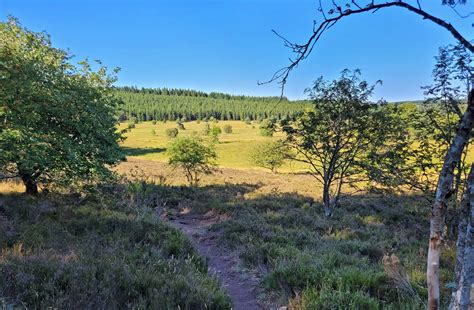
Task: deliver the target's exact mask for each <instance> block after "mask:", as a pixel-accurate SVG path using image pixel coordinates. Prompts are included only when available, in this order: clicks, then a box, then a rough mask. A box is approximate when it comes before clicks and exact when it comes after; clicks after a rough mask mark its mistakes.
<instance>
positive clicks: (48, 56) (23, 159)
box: [0, 18, 123, 194]
mask: <svg viewBox="0 0 474 310" xmlns="http://www.w3.org/2000/svg"><path fill="white" fill-rule="evenodd" d="M0 42H1V43H0V169H1V170H2V171H3V175H4V177H14V176H19V177H20V178H21V179H22V180H23V183H24V184H25V187H26V192H27V193H29V194H36V193H37V192H38V183H42V184H46V183H56V184H70V183H71V182H75V181H81V182H93V181H97V180H101V179H104V178H106V177H109V176H110V175H111V172H110V170H109V169H108V166H110V165H114V164H116V163H118V162H119V161H120V160H121V159H123V154H122V152H121V149H120V147H119V144H118V141H119V140H120V139H121V134H120V133H118V132H117V131H116V124H117V118H116V117H115V110H116V108H117V105H118V103H119V100H117V99H116V98H115V96H114V95H113V93H112V89H111V85H112V83H113V82H114V81H115V77H114V76H113V75H109V74H108V72H107V70H106V68H105V67H100V68H99V69H98V70H97V71H93V70H92V69H91V66H90V65H89V63H88V62H87V61H84V62H81V63H80V67H76V66H75V65H74V64H72V63H71V62H70V59H71V56H70V55H69V54H68V53H67V52H65V51H63V50H60V49H57V48H54V47H53V46H52V45H51V41H50V39H49V36H48V35H47V34H46V33H35V32H32V31H30V30H27V29H25V28H24V27H22V26H21V25H20V23H19V22H18V21H17V20H15V19H13V18H10V19H9V20H8V21H7V22H5V23H0ZM99 64H100V63H99ZM116 72H117V70H115V71H114V73H116Z"/></svg>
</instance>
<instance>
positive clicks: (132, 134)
mask: <svg viewBox="0 0 474 310" xmlns="http://www.w3.org/2000/svg"><path fill="white" fill-rule="evenodd" d="M208 123H209V125H210V126H211V128H212V127H213V126H219V127H220V128H221V129H222V128H223V127H224V126H225V125H230V126H232V133H230V134H226V133H224V132H222V134H220V135H219V143H218V144H217V145H216V152H217V156H218V165H219V166H220V167H228V168H256V169H261V168H259V167H256V166H255V165H254V164H253V163H252V161H251V160H250V154H251V152H252V150H253V148H254V147H255V145H257V144H258V143H262V142H265V141H272V140H278V139H280V138H282V137H283V135H282V133H278V132H277V133H276V134H275V135H274V136H273V137H265V136H262V135H260V129H259V123H258V122H256V121H253V122H252V123H251V124H246V123H245V122H243V121H219V122H217V123H215V122H211V121H210V122H208ZM127 126H128V124H127V123H121V124H120V126H119V129H120V130H122V129H126V128H127ZM204 126H205V122H203V121H201V122H197V121H192V122H185V123H184V127H185V130H179V134H178V137H185V136H189V135H192V134H197V135H202V131H203V129H204ZM176 127H177V126H176V123H175V122H173V121H167V122H157V123H156V124H153V123H152V122H151V121H149V122H140V123H137V124H136V125H135V128H133V129H131V130H130V131H128V132H127V133H126V134H125V135H124V136H125V137H126V139H125V141H123V143H122V146H123V147H124V149H125V151H126V153H127V155H128V156H130V157H138V158H142V159H148V160H155V161H167V159H168V156H167V154H166V148H167V146H168V144H169V143H170V141H172V139H171V138H169V137H167V136H166V129H168V128H176ZM153 130H154V133H153ZM302 168H304V167H303V165H302V164H299V163H289V162H288V163H287V164H286V165H285V166H284V167H282V168H281V169H279V170H281V171H284V172H296V171H300V170H301V169H302Z"/></svg>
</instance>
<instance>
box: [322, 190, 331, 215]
mask: <svg viewBox="0 0 474 310" xmlns="http://www.w3.org/2000/svg"><path fill="white" fill-rule="evenodd" d="M323 205H324V215H325V216H326V217H332V213H333V207H332V204H331V196H330V195H329V186H328V185H324V186H323Z"/></svg>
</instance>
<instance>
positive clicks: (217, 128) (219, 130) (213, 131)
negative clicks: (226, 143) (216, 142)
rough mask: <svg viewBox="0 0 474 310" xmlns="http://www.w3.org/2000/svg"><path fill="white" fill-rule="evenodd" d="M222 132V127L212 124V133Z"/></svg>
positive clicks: (216, 134)
mask: <svg viewBox="0 0 474 310" xmlns="http://www.w3.org/2000/svg"><path fill="white" fill-rule="evenodd" d="M221 133H222V129H221V128H220V127H219V126H212V129H211V135H213V136H218V135H220V134H221Z"/></svg>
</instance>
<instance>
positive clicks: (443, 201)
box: [426, 90, 474, 310]
mask: <svg viewBox="0 0 474 310" xmlns="http://www.w3.org/2000/svg"><path fill="white" fill-rule="evenodd" d="M473 123H474V90H471V91H470V93H469V98H468V104H467V109H466V112H465V113H464V115H463V117H462V119H461V122H460V125H459V128H458V130H457V132H456V135H455V136H454V138H453V142H452V143H451V146H450V148H449V150H448V152H447V153H446V156H445V158H444V163H443V168H442V169H441V172H440V174H439V179H438V186H437V188H436V195H435V201H434V203H433V205H432V206H431V219H430V240H429V248H428V260H427V270H426V279H427V283H428V309H430V310H431V309H439V306H440V300H439V260H440V256H441V244H442V233H443V228H444V221H445V216H446V208H447V202H448V199H449V198H450V197H451V195H452V194H453V181H454V169H455V168H456V166H457V165H458V163H459V161H460V160H461V154H462V152H463V150H464V147H465V146H466V144H467V142H468V140H469V137H470V135H471V130H472V127H473Z"/></svg>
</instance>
